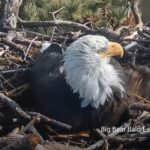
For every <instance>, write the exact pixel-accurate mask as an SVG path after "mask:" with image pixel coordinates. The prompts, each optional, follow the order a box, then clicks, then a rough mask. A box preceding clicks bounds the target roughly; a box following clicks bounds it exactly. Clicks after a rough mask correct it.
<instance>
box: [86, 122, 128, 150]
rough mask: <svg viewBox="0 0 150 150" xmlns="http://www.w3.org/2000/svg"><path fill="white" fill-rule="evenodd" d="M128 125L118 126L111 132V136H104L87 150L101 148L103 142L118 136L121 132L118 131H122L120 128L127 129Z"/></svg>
mask: <svg viewBox="0 0 150 150" xmlns="http://www.w3.org/2000/svg"><path fill="white" fill-rule="evenodd" d="M129 125H130V123H127V124H124V125H122V126H120V127H119V128H117V129H116V130H115V131H114V132H112V133H111V134H109V135H107V136H105V137H104V138H103V139H102V140H99V141H98V142H96V143H95V144H93V145H91V146H89V147H88V148H87V150H94V149H96V148H99V147H101V146H102V145H103V143H104V141H105V140H109V139H110V138H112V137H114V136H116V135H118V134H119V133H120V132H122V130H120V129H122V128H127V127H129Z"/></svg>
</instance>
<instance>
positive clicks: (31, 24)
mask: <svg viewBox="0 0 150 150" xmlns="http://www.w3.org/2000/svg"><path fill="white" fill-rule="evenodd" d="M19 21H20V24H21V25H22V26H24V27H26V28H34V27H49V26H61V27H64V26H66V27H75V28H78V29H80V30H82V31H91V29H90V28H89V27H87V26H85V25H83V24H81V23H77V22H72V21H65V20H55V21H54V20H52V21H25V20H21V19H19Z"/></svg>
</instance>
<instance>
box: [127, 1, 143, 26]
mask: <svg viewBox="0 0 150 150" xmlns="http://www.w3.org/2000/svg"><path fill="white" fill-rule="evenodd" d="M130 2H131V10H132V12H133V15H134V18H135V22H136V24H137V27H139V29H142V27H143V21H142V18H141V15H140V13H139V8H138V7H139V5H140V0H130Z"/></svg>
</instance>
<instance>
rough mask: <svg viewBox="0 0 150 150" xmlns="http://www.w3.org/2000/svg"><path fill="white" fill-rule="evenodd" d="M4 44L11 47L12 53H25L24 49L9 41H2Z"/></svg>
mask: <svg viewBox="0 0 150 150" xmlns="http://www.w3.org/2000/svg"><path fill="white" fill-rule="evenodd" d="M2 42H3V43H4V44H6V45H8V46H9V47H10V48H9V50H10V51H16V52H21V53H24V51H23V47H19V46H18V45H16V44H15V43H13V42H11V41H8V40H6V39H4V38H3V39H2Z"/></svg>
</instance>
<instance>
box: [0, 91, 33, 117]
mask: <svg viewBox="0 0 150 150" xmlns="http://www.w3.org/2000/svg"><path fill="white" fill-rule="evenodd" d="M0 102H1V103H3V104H6V105H7V106H8V107H9V108H10V109H12V110H13V111H14V112H16V113H18V114H19V115H21V116H22V117H24V118H27V119H30V118H31V117H30V115H29V114H27V113H26V112H24V111H23V110H22V109H21V107H20V106H19V105H18V104H17V103H16V102H15V101H13V100H11V99H10V98H8V97H7V96H5V95H4V94H2V93H0Z"/></svg>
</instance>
